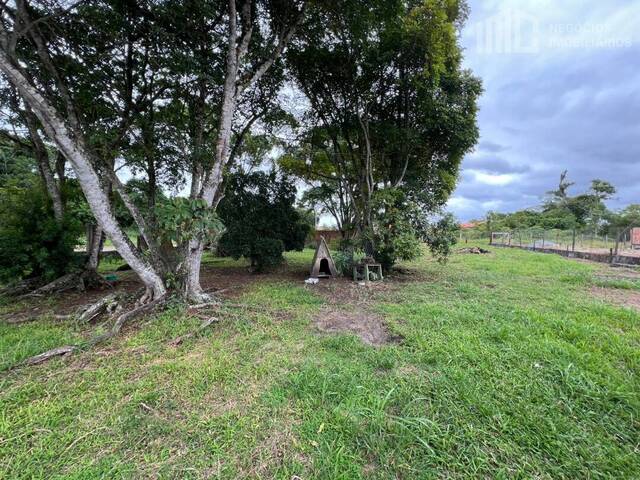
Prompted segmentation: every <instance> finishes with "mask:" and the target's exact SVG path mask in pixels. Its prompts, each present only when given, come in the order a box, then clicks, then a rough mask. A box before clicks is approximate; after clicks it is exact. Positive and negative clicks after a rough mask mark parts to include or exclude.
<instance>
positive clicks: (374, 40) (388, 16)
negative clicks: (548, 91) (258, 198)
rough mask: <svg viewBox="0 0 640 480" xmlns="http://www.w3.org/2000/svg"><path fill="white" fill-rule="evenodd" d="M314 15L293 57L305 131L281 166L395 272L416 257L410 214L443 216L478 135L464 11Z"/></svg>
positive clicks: (344, 10)
mask: <svg viewBox="0 0 640 480" xmlns="http://www.w3.org/2000/svg"><path fill="white" fill-rule="evenodd" d="M314 12H315V13H316V15H317V17H318V18H319V19H320V21H316V22H312V23H309V24H307V25H305V27H304V28H303V29H302V31H301V34H300V36H299V38H298V40H297V43H296V47H297V48H295V49H291V50H290V53H289V56H288V60H289V62H290V65H291V70H292V73H293V76H294V79H295V81H296V84H297V85H298V86H299V87H300V88H301V90H302V91H303V92H304V94H305V95H306V96H307V98H308V99H309V101H310V104H311V109H310V111H309V112H308V115H307V117H306V120H307V122H306V123H305V124H306V125H307V127H306V128H305V129H304V131H303V132H302V136H301V138H302V141H301V143H300V145H298V146H297V148H293V149H290V151H289V152H288V153H287V155H285V156H283V158H282V159H281V161H280V164H281V165H282V166H283V167H284V168H285V169H286V170H288V171H290V172H292V173H294V174H296V175H298V176H299V177H301V178H302V179H304V180H305V181H306V182H307V183H308V184H309V185H310V186H311V187H312V188H311V190H310V191H309V193H308V194H307V195H306V197H305V200H306V201H308V202H309V203H313V204H315V205H319V206H320V208H321V209H322V210H323V211H324V212H326V213H330V214H331V215H332V216H333V217H334V219H335V220H336V223H337V224H338V227H339V228H340V229H341V231H342V232H343V236H344V237H345V238H352V237H356V240H357V241H359V242H360V244H361V246H362V248H363V249H364V250H365V251H366V252H367V253H368V254H369V255H373V256H375V257H376V259H377V260H379V261H380V262H381V263H383V264H384V265H385V266H387V267H389V266H391V265H392V264H393V263H394V262H395V261H396V260H399V259H408V258H413V257H415V255H416V254H417V252H418V251H419V245H418V244H419V241H420V240H421V238H422V237H421V235H420V233H422V232H421V231H420V229H415V228H414V226H412V225H411V224H412V223H415V221H414V220H415V218H414V217H416V216H417V215H418V213H419V212H420V213H421V215H422V216H423V217H424V218H427V217H430V216H431V215H432V214H434V213H439V212H440V211H441V209H442V207H443V206H444V205H445V203H446V201H447V199H448V198H449V196H450V194H451V193H452V192H453V190H454V188H455V185H456V182H457V178H458V171H459V167H460V162H461V160H462V158H463V157H464V155H465V154H466V153H467V152H469V151H470V149H472V148H473V146H474V145H475V143H476V141H477V138H478V129H477V125H476V113H477V100H478V97H479V95H480V93H481V90H482V88H481V82H480V81H479V79H477V78H475V77H474V76H473V75H472V74H471V73H470V72H468V71H466V70H464V69H463V68H462V66H461V63H462V50H461V47H460V45H459V43H458V35H457V34H458V32H459V30H460V28H461V26H462V25H463V23H464V21H465V19H466V16H467V7H466V3H465V2H463V1H453V0H429V1H410V2H400V1H396V0H394V1H387V0H376V1H372V2H338V1H330V2H323V3H322V4H321V6H317V7H316V9H315V10H314ZM327 32H328V33H327ZM380 209H382V212H381V211H380ZM404 210H406V211H404ZM408 217H411V221H409V220H408ZM423 222H424V220H421V221H420V223H423Z"/></svg>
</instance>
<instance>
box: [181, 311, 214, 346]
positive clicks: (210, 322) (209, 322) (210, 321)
mask: <svg viewBox="0 0 640 480" xmlns="http://www.w3.org/2000/svg"><path fill="white" fill-rule="evenodd" d="M219 321H220V320H219V319H218V318H216V317H210V318H209V319H208V320H205V321H204V322H203V323H202V325H200V326H199V327H198V329H197V330H195V331H193V332H190V333H187V334H185V335H182V336H180V337H178V338H174V339H173V340H171V341H170V342H169V345H171V346H173V347H177V346H178V345H181V344H182V343H183V342H184V341H185V340H188V339H190V338H193V337H195V336H197V335H199V334H200V333H201V332H202V331H203V330H205V329H207V328H209V327H210V326H211V325H213V324H214V323H217V322H219Z"/></svg>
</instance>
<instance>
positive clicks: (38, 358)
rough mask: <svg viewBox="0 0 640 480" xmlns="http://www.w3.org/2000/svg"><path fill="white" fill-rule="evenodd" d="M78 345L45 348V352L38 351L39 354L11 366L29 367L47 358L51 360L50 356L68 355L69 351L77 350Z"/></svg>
mask: <svg viewBox="0 0 640 480" xmlns="http://www.w3.org/2000/svg"><path fill="white" fill-rule="evenodd" d="M78 349H79V347H78V346H77V345H66V346H64V347H58V348H54V349H51V350H47V351H46V352H43V353H40V354H39V355H34V356H33V357H29V358H27V359H26V360H24V361H23V362H21V363H19V364H18V365H16V366H15V367H13V368H16V367H29V366H31V365H38V364H40V363H44V362H46V361H47V360H51V359H52V358H55V357H59V356H62V355H70V354H71V353H73V352H75V351H76V350H78Z"/></svg>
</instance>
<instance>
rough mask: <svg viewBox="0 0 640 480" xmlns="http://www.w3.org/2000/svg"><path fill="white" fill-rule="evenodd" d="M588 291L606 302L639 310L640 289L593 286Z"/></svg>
mask: <svg viewBox="0 0 640 480" xmlns="http://www.w3.org/2000/svg"><path fill="white" fill-rule="evenodd" d="M590 293H591V295H593V296H595V297H597V298H600V299H602V300H604V301H606V302H608V303H613V304H615V305H619V306H622V307H627V308H632V309H634V310H637V311H639V312H640V291H636V290H624V289H616V288H603V287H593V288H592V289H591V290H590Z"/></svg>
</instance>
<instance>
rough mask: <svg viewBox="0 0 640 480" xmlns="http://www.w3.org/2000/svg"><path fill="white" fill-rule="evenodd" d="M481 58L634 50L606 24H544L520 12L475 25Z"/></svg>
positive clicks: (504, 12)
mask: <svg viewBox="0 0 640 480" xmlns="http://www.w3.org/2000/svg"><path fill="white" fill-rule="evenodd" d="M470 28H471V34H472V36H473V38H474V40H475V48H476V50H477V52H478V53H480V54H507V55H509V54H513V55H521V54H536V53H539V52H540V51H541V50H548V49H594V48H599V49H607V48H608V49H613V48H630V47H631V46H632V44H633V42H632V38H631V37H630V36H625V35H624V34H623V33H619V32H616V31H612V29H611V28H610V27H609V26H607V25H606V24H593V23H575V24H574V23H551V22H542V21H541V20H540V19H539V17H538V16H536V15H533V14H531V13H529V12H525V11H523V10H516V9H506V10H502V11H500V12H499V13H497V14H496V15H493V16H491V17H489V18H487V19H485V20H483V21H481V22H476V23H475V24H473V25H471V27H470Z"/></svg>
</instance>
